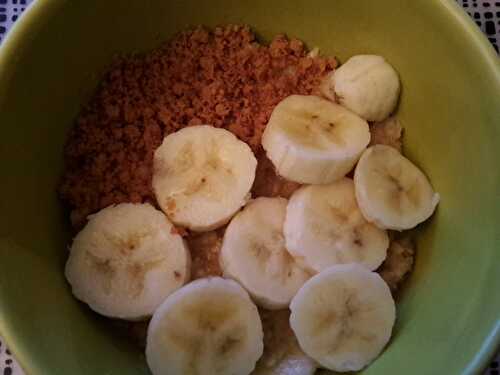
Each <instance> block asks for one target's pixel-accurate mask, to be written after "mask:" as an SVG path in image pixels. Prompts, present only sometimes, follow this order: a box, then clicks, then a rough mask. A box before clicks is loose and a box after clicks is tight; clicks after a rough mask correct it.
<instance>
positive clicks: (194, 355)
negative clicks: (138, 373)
mask: <svg viewBox="0 0 500 375" xmlns="http://www.w3.org/2000/svg"><path fill="white" fill-rule="evenodd" d="M262 351H263V332H262V324H261V321H260V317H259V313H258V311H257V307H256V306H255V305H254V304H253V303H252V301H251V300H250V297H249V296H248V294H247V292H246V291H245V290H244V289H243V288H242V287H241V286H240V285H239V284H238V283H236V282H234V281H232V280H224V279H222V278H220V277H213V278H207V279H199V280H196V281H193V282H191V283H190V284H188V285H186V286H185V287H183V288H182V289H180V290H178V291H176V292H175V293H173V294H172V295H171V296H169V297H168V298H167V299H166V300H165V302H164V303H163V304H162V305H161V306H160V307H159V308H158V310H156V312H155V314H154V315H153V319H152V320H151V323H150V325H149V328H148V336H147V344H146V359H147V363H148V365H149V368H150V369H151V371H152V373H153V374H154V375H160V374H165V375H166V374H168V375H185V374H193V375H194V374H204V375H226V374H227V375H247V374H249V373H250V372H251V371H252V370H253V369H254V367H255V363H256V362H257V360H258V359H259V357H260V356H261V355H262Z"/></svg>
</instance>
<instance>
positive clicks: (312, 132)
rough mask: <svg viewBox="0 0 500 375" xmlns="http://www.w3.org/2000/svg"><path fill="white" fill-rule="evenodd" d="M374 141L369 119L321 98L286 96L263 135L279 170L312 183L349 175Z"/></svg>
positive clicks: (267, 148)
mask: <svg viewBox="0 0 500 375" xmlns="http://www.w3.org/2000/svg"><path fill="white" fill-rule="evenodd" d="M369 142H370V131H369V128H368V124H367V122H366V121H365V120H363V119H361V118H360V117H358V116H357V115H355V114H354V113H352V112H350V111H349V110H347V109H345V108H343V107H342V106H339V105H338V104H335V103H332V102H330V101H328V100H325V99H322V98H319V97H317V96H301V95H292V96H289V97H287V98H286V99H284V100H282V101H281V102H280V103H279V104H278V105H277V106H276V107H275V108H274V110H273V113H272V114H271V117H270V119H269V122H268V124H267V126H266V129H265V130H264V134H263V135H262V146H263V147H264V149H265V150H266V153H267V156H268V158H269V159H270V160H271V161H272V162H273V164H274V166H275V167H276V169H277V171H278V173H279V174H280V175H281V176H283V177H285V178H287V179H289V180H292V181H296V182H300V183H308V184H327V183H330V182H333V181H335V180H338V179H340V178H342V177H344V176H345V175H346V174H347V173H348V172H349V171H350V170H351V169H352V168H353V167H354V164H356V162H357V161H358V159H359V157H360V155H361V153H362V152H363V150H364V149H365V148H366V146H367V145H368V143H369Z"/></svg>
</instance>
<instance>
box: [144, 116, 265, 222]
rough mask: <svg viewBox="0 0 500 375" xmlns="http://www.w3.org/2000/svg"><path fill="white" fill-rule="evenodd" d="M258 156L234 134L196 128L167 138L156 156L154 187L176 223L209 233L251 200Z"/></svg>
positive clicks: (167, 212)
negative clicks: (256, 157)
mask: <svg viewBox="0 0 500 375" xmlns="http://www.w3.org/2000/svg"><path fill="white" fill-rule="evenodd" d="M256 166H257V160H256V159H255V157H254V155H253V153H252V151H251V150H250V147H248V145H247V144H246V143H244V142H242V141H240V140H238V139H237V138H236V136H235V135H234V134H232V133H231V132H229V131H227V130H224V129H218V128H214V127H212V126H208V125H200V126H191V127H187V128H184V129H181V130H179V131H177V132H176V133H173V134H170V135H169V136H167V137H165V139H164V140H163V143H162V145H161V146H160V147H159V148H158V149H157V150H156V152H155V156H154V173H153V189H154V192H155V195H156V199H157V201H158V204H159V205H160V207H161V209H162V210H163V211H164V212H165V213H166V214H167V216H168V217H169V218H170V220H172V222H173V223H174V224H176V225H180V226H184V227H187V228H189V229H191V230H194V231H200V232H204V231H209V230H212V229H215V228H218V227H220V226H222V225H224V224H225V223H227V222H228V221H229V219H231V217H232V216H233V215H234V213H235V212H236V211H238V209H239V208H240V207H242V206H243V205H244V204H245V203H246V201H247V200H248V198H249V196H250V194H249V192H250V188H251V187H252V184H253V181H254V178H255V169H256Z"/></svg>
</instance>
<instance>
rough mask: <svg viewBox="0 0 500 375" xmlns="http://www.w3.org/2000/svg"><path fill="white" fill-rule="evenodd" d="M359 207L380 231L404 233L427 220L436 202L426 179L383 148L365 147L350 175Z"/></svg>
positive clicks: (398, 156) (390, 150)
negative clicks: (401, 231)
mask: <svg viewBox="0 0 500 375" xmlns="http://www.w3.org/2000/svg"><path fill="white" fill-rule="evenodd" d="M354 185H355V188H356V198H357V201H358V204H359V208H360V210H361V212H362V213H363V215H364V216H365V218H366V219H367V220H368V221H371V222H373V223H374V224H376V225H377V226H378V227H380V228H384V229H394V230H404V229H410V228H413V227H415V226H416V225H417V224H419V223H421V222H423V221H425V220H426V219H428V218H429V217H430V216H431V215H432V213H433V212H434V210H435V208H436V206H437V204H438V203H439V194H437V193H435V192H434V190H433V189H432V186H431V184H430V183H429V180H428V179H427V177H426V176H425V175H424V174H423V173H422V171H421V170H420V169H418V168H417V167H416V166H415V165H414V164H413V163H412V162H411V161H410V160H408V159H407V158H405V157H404V156H403V155H401V154H400V153H399V152H398V151H396V150H395V149H394V148H392V147H389V146H385V145H375V146H371V147H369V148H368V149H367V150H366V151H365V152H364V153H363V156H361V159H360V161H359V163H358V165H357V166H356V170H355V173H354Z"/></svg>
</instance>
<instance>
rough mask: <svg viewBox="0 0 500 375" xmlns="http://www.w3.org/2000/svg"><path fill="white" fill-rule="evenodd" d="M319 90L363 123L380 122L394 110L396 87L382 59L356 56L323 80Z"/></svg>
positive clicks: (395, 77)
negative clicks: (363, 120) (357, 116)
mask: <svg viewBox="0 0 500 375" xmlns="http://www.w3.org/2000/svg"><path fill="white" fill-rule="evenodd" d="M320 90H321V91H322V94H323V95H324V96H326V97H327V98H329V99H331V100H335V99H336V100H337V101H338V102H339V103H340V104H342V105H343V106H345V107H346V108H349V109H350V110H351V111H353V112H354V113H357V114H358V115H359V116H361V117H362V118H364V119H365V120H367V121H382V120H384V119H385V118H387V117H388V116H389V115H390V114H391V113H392V112H393V111H394V109H395V108H396V105H397V103H398V98H399V91H400V84H399V77H398V73H397V72H396V71H395V70H394V68H393V67H392V66H391V65H390V64H389V63H388V62H387V61H386V60H385V59H384V58H383V57H381V56H376V55H357V56H353V57H351V58H350V59H349V60H347V61H346V62H345V63H344V64H343V65H342V66H341V67H340V68H338V69H337V70H335V71H334V72H332V73H330V74H329V75H328V76H327V77H325V80H324V81H323V83H322V84H321V85H320Z"/></svg>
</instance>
